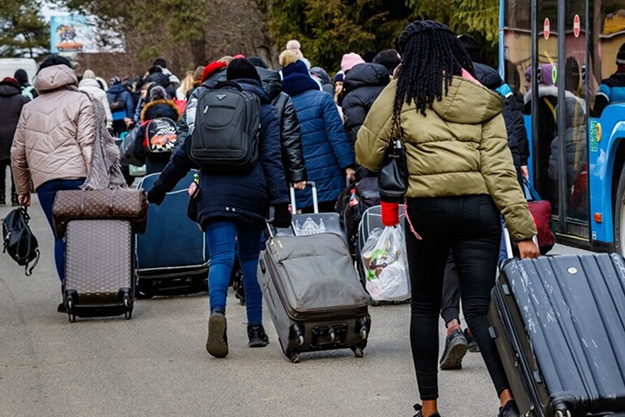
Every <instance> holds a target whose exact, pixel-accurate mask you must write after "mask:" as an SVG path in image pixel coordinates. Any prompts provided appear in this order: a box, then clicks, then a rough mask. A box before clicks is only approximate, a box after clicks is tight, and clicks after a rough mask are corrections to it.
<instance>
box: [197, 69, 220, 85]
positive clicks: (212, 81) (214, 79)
mask: <svg viewBox="0 0 625 417" xmlns="http://www.w3.org/2000/svg"><path fill="white" fill-rule="evenodd" d="M222 81H226V68H223V69H221V70H218V71H215V72H214V73H212V74H211V75H210V76H209V77H208V78H207V79H206V80H204V82H203V83H202V86H204V87H206V88H215V86H216V85H217V84H219V83H220V82H222Z"/></svg>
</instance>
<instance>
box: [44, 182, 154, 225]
mask: <svg viewBox="0 0 625 417" xmlns="http://www.w3.org/2000/svg"><path fill="white" fill-rule="evenodd" d="M52 214H53V216H54V228H55V229H56V233H57V236H61V237H62V236H64V235H65V227H66V226H67V222H69V221H70V220H77V219H117V220H128V221H130V222H131V223H132V227H133V231H134V232H135V233H144V232H145V224H146V221H147V215H148V201H147V198H146V194H145V192H144V191H143V190H139V189H125V188H124V189H122V188H117V189H106V190H63V191H59V192H57V193H56V198H55V199H54V207H53V208H52Z"/></svg>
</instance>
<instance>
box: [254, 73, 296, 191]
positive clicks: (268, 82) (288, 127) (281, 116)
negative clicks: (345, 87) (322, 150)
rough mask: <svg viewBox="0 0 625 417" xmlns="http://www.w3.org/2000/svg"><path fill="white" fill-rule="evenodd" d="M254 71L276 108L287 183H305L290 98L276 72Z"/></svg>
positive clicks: (294, 116) (294, 114)
mask: <svg viewBox="0 0 625 417" xmlns="http://www.w3.org/2000/svg"><path fill="white" fill-rule="evenodd" d="M256 70H257V71H258V74H259V75H260V79H261V81H262V84H263V88H264V89H265V91H266V92H267V94H269V99H270V100H271V104H273V106H274V107H275V108H276V113H278V122H279V123H280V144H281V149H282V165H283V166H284V172H285V174H286V179H287V182H289V183H294V182H300V181H306V167H305V166H304V151H303V149H302V134H301V131H300V127H299V119H298V118H297V114H296V113H295V107H293V102H292V101H291V97H290V96H289V95H288V94H287V93H284V92H283V91H282V81H281V80H280V74H279V73H278V72H277V71H272V70H269V69H266V68H261V67H256Z"/></svg>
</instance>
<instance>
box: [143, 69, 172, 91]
mask: <svg viewBox="0 0 625 417" xmlns="http://www.w3.org/2000/svg"><path fill="white" fill-rule="evenodd" d="M148 80H150V81H152V82H154V83H156V84H158V85H160V86H162V87H164V88H167V87H169V85H170V84H171V81H170V80H169V77H168V76H167V75H165V74H163V73H162V72H155V73H154V74H150V76H149V77H148Z"/></svg>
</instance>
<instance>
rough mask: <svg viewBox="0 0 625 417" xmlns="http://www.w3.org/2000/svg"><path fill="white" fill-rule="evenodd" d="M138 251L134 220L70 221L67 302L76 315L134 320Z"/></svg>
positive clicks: (66, 284) (68, 310)
mask: <svg viewBox="0 0 625 417" xmlns="http://www.w3.org/2000/svg"><path fill="white" fill-rule="evenodd" d="M135 282H136V279H135V250H134V237H133V233H132V227H131V224H130V222H128V221H123V220H72V221H70V222H69V223H68V224H67V236H66V249H65V282H64V285H63V302H64V304H65V307H66V308H67V312H68V315H69V319H70V321H72V322H73V321H75V320H76V316H80V317H96V316H116V315H122V314H123V315H124V316H125V317H126V319H130V318H131V315H132V309H133V303H134V297H135Z"/></svg>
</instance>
